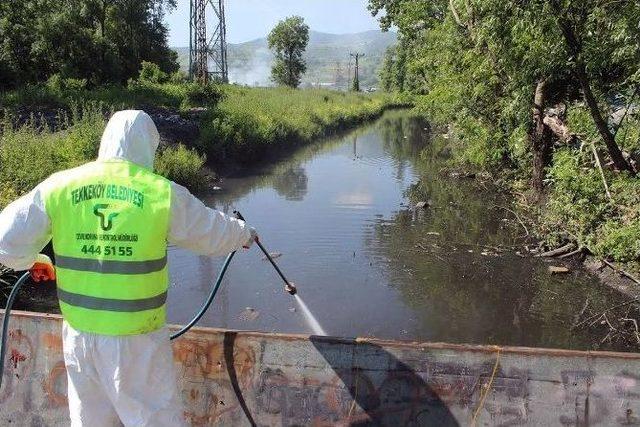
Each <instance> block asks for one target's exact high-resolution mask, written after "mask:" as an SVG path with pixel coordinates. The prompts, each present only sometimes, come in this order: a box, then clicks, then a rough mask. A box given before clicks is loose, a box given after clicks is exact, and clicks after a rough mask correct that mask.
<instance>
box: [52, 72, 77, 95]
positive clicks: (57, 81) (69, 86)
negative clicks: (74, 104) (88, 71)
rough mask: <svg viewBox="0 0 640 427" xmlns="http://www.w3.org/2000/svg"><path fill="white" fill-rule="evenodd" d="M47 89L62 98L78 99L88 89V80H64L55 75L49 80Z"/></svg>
mask: <svg viewBox="0 0 640 427" xmlns="http://www.w3.org/2000/svg"><path fill="white" fill-rule="evenodd" d="M46 86H47V89H49V90H50V91H51V92H52V93H54V94H56V95H57V96H59V97H60V98H65V97H74V98H75V97H78V95H80V94H81V93H82V92H83V91H84V90H86V88H87V79H72V78H64V77H62V76H60V74H54V75H52V76H51V77H49V80H47V84H46Z"/></svg>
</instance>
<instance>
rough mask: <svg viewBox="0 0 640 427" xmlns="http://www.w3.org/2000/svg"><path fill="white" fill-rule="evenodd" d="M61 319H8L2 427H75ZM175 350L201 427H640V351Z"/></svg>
mask: <svg viewBox="0 0 640 427" xmlns="http://www.w3.org/2000/svg"><path fill="white" fill-rule="evenodd" d="M0 313H2V314H3V311H2V310H0ZM60 322H61V317H60V316H59V315H53V314H41V313H32V312H19V311H16V312H12V318H11V322H10V327H9V334H10V340H9V343H8V344H9V352H8V354H9V355H10V357H9V358H8V359H9V360H7V362H6V365H5V377H4V384H3V389H2V390H0V425H7V424H9V423H11V425H29V426H30V425H42V426H65V425H69V420H68V413H67V408H66V405H67V400H66V375H65V368H64V362H63V357H62V340H61V337H60V329H61V328H60ZM171 328H172V329H174V330H175V329H177V328H178V326H171ZM173 353H174V363H175V365H176V369H177V372H178V377H179V384H178V387H179V388H180V390H181V392H182V396H183V403H184V407H185V412H184V414H185V419H186V420H187V422H188V423H190V424H191V425H194V426H205V425H225V426H227V425H242V426H244V425H252V423H253V425H268V426H277V425H287V426H290V425H315V426H330V425H331V426H333V425H344V426H346V425H355V424H362V423H364V424H372V425H381V426H403V425H414V426H422V425H451V426H458V425H471V424H473V423H476V425H490V426H493V425H531V426H552V425H579V426H586V425H590V426H596V425H602V426H608V425H640V354H637V353H616V352H597V351H576V350H562V349H543V348H524V347H498V346H486V345H467V344H449V343H431V342H408V341H389V340H379V339H375V338H335V337H318V336H309V335H291V334H272V333H264V332H252V331H231V330H223V329H216V328H204V327H196V328H193V329H192V330H191V331H190V332H189V333H187V334H185V335H184V336H183V337H181V338H179V339H178V340H176V341H174V342H173Z"/></svg>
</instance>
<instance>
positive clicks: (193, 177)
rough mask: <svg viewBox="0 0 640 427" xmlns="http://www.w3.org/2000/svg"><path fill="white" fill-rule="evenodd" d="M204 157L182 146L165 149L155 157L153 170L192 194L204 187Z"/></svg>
mask: <svg viewBox="0 0 640 427" xmlns="http://www.w3.org/2000/svg"><path fill="white" fill-rule="evenodd" d="M205 162H206V157H205V156H201V155H200V154H198V153H197V152H196V151H195V150H190V149H188V148H187V147H185V146H184V145H182V144H178V145H177V146H176V147H167V148H165V149H164V150H162V151H161V152H160V153H158V155H156V160H155V164H154V168H155V171H156V173H157V174H159V175H162V176H164V177H165V178H167V179H170V180H172V181H174V182H176V183H178V184H180V185H183V186H185V187H187V188H189V189H190V190H191V191H193V192H198V191H201V190H203V189H204V188H205V186H206V179H205V176H204V173H203V171H202V167H203V166H204V164H205Z"/></svg>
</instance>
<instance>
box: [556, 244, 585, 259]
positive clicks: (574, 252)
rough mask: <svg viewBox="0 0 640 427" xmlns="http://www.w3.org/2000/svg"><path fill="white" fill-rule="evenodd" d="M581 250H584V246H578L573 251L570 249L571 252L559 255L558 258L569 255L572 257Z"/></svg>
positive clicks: (568, 256)
mask: <svg viewBox="0 0 640 427" xmlns="http://www.w3.org/2000/svg"><path fill="white" fill-rule="evenodd" d="M582 252H584V247H582V246H580V247H579V248H578V249H576V250H575V251H571V252H568V253H566V254H563V255H560V256H559V257H558V258H570V257H572V256H574V255H578V254H581V253H582Z"/></svg>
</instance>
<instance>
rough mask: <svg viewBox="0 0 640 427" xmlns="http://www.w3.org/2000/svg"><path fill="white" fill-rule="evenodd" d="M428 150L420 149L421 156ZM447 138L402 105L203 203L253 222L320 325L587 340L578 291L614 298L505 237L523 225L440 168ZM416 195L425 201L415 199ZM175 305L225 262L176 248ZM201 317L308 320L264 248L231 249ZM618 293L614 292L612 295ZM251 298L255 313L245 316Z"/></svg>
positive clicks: (252, 323) (300, 326)
mask: <svg viewBox="0 0 640 427" xmlns="http://www.w3.org/2000/svg"><path fill="white" fill-rule="evenodd" d="M424 148H426V149H427V150H426V151H425V153H426V154H421V153H422V152H423V149H424ZM446 157H447V151H446V149H445V147H444V141H440V140H438V139H431V138H430V134H429V127H428V125H427V124H426V123H425V122H424V121H422V120H419V119H417V118H415V117H412V116H411V115H410V114H408V113H406V112H393V113H389V114H386V115H385V116H383V118H381V119H380V120H379V121H378V122H376V123H375V124H373V125H371V126H367V127H364V128H362V129H359V130H358V131H356V132H352V133H350V134H348V135H345V136H342V137H339V138H335V139H332V140H328V141H323V142H321V143H318V144H314V145H311V146H308V147H305V148H303V149H300V150H298V151H296V153H294V154H293V155H292V156H291V157H290V158H289V159H287V160H283V161H281V162H279V163H276V164H274V165H271V166H269V167H267V168H265V169H263V170H258V171H253V173H252V174H251V175H250V176H246V177H238V178H234V179H228V180H227V181H226V182H225V183H224V190H223V191H222V192H220V193H217V194H213V195H211V196H210V197H209V198H207V200H206V202H207V203H208V204H209V205H211V206H215V207H217V208H219V209H222V210H225V211H227V212H229V211H231V210H233V209H234V208H237V209H239V210H241V211H242V212H243V213H244V214H245V216H246V217H247V219H248V220H249V221H250V222H251V223H252V225H254V226H255V227H256V228H257V229H258V230H259V231H260V234H261V236H262V239H263V242H264V243H265V245H266V246H267V247H268V248H269V250H271V251H277V252H281V253H282V254H283V255H282V257H280V258H279V259H278V263H279V264H280V265H281V267H282V268H283V270H284V271H285V272H286V273H287V275H288V276H290V278H291V279H292V280H293V281H295V282H296V283H297V284H298V288H299V291H300V293H301V295H302V296H303V297H304V300H305V301H306V303H307V304H308V306H309V308H310V309H311V310H312V311H313V312H314V314H315V315H316V317H318V320H319V321H320V323H321V324H322V326H323V327H324V328H325V329H326V330H327V332H328V333H330V334H333V335H344V336H354V335H360V336H363V335H365V336H367V335H368V336H378V337H382V338H407V339H418V340H422V339H424V340H441V341H449V342H482V343H495V344H513V345H529V346H547V347H565V348H587V347H588V345H589V341H588V337H586V336H580V335H572V334H571V333H570V329H569V326H570V324H571V322H572V321H573V317H572V316H573V315H574V314H575V313H577V312H579V311H580V308H581V307H582V306H583V304H584V301H585V298H587V297H589V299H590V304H593V305H592V307H594V309H597V308H599V307H604V306H605V305H607V304H611V303H612V301H613V300H615V299H616V298H617V296H616V295H614V294H613V293H612V292H608V291H605V290H603V289H602V287H600V286H598V285H597V284H596V283H595V281H594V280H593V279H592V278H591V277H589V276H586V275H584V274H581V273H579V272H578V273H572V274H571V275H569V276H565V277H555V276H550V275H549V274H548V273H547V270H546V265H545V264H544V263H542V262H541V261H540V260H537V259H532V258H522V257H520V256H518V255H517V254H516V253H515V250H513V249H512V247H517V246H518V245H520V244H521V242H522V237H523V236H522V230H521V229H520V228H519V226H518V225H517V224H516V225H512V222H505V221H504V220H503V219H504V218H505V215H507V214H508V213H507V212H506V211H505V210H504V207H505V206H507V205H508V201H506V200H504V198H503V197H502V196H500V195H499V193H498V192H496V191H494V190H493V189H491V188H484V187H482V186H478V185H477V184H476V183H474V182H472V181H466V180H452V179H448V178H444V177H443V176H442V175H441V174H440V172H439V171H440V169H441V168H442V167H443V165H444V163H443V158H446ZM417 201H427V202H429V207H428V208H427V209H413V208H412V206H413V205H414V203H415V202H417ZM170 261H171V262H170V269H171V274H172V281H173V283H174V286H173V287H172V289H171V291H170V294H171V295H170V301H171V302H170V305H169V316H170V319H171V320H172V321H175V322H184V321H186V320H187V319H188V318H189V316H191V315H192V314H193V313H194V312H195V310H196V309H197V307H198V305H199V304H200V302H201V299H202V298H204V296H205V295H206V293H207V292H208V290H209V287H210V286H211V284H212V282H213V281H214V279H215V275H216V272H217V268H219V266H220V264H221V260H213V261H212V260H208V259H199V258H198V257H195V256H193V255H192V254H189V253H187V252H185V251H181V250H176V249H172V250H171V251H170ZM221 292H222V294H221V295H222V297H218V299H217V300H216V301H215V302H214V305H213V307H212V309H211V311H210V312H209V313H208V314H207V316H206V318H205V319H203V321H204V324H206V325H212V326H223V327H230V328H240V329H258V330H266V331H279V332H308V331H306V330H305V323H304V319H303V318H302V317H301V315H300V313H298V312H297V311H296V305H295V304H294V301H293V299H292V298H291V297H289V296H288V295H287V294H285V293H284V292H283V291H282V286H281V283H280V281H279V278H278V277H277V276H276V275H275V273H274V272H273V270H272V269H271V267H270V266H269V265H268V264H267V263H266V262H265V261H264V260H262V257H261V255H260V254H259V253H258V252H257V251H255V250H252V251H250V252H248V253H242V254H239V255H238V256H236V258H235V259H234V263H233V264H232V266H231V268H230V269H229V274H228V276H227V278H226V279H225V281H224V283H223V288H222V290H221ZM614 302H615V301H614ZM248 308H250V309H251V311H252V312H259V313H260V315H259V316H257V317H255V316H251V318H250V319H249V318H248V317H247V316H243V315H242V314H243V313H246V312H247V309H248Z"/></svg>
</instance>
